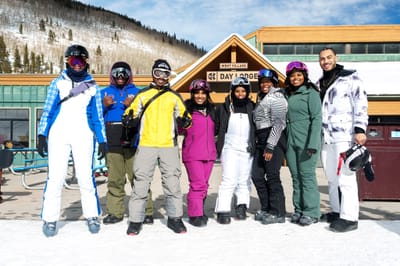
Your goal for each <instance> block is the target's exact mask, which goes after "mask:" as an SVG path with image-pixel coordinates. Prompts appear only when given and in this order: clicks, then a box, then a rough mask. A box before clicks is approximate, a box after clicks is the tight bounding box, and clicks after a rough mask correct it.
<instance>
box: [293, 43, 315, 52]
mask: <svg viewBox="0 0 400 266" xmlns="http://www.w3.org/2000/svg"><path fill="white" fill-rule="evenodd" d="M311 50H312V45H307V44H297V45H296V54H311Z"/></svg>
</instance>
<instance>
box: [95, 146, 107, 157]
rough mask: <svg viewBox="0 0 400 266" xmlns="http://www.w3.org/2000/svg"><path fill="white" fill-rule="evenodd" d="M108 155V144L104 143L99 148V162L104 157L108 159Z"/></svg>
mask: <svg viewBox="0 0 400 266" xmlns="http://www.w3.org/2000/svg"><path fill="white" fill-rule="evenodd" d="M106 153H107V151H106V143H104V142H103V143H99V147H98V149H97V155H98V156H99V157H97V160H101V159H103V158H104V157H106Z"/></svg>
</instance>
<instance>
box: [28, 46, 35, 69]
mask: <svg viewBox="0 0 400 266" xmlns="http://www.w3.org/2000/svg"><path fill="white" fill-rule="evenodd" d="M35 56H36V55H35V53H34V52H33V51H31V55H30V61H31V64H30V66H29V73H35V68H36V65H35V63H36V62H35Z"/></svg>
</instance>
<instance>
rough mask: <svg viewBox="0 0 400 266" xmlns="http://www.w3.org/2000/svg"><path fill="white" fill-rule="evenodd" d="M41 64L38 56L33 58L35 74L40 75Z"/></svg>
mask: <svg viewBox="0 0 400 266" xmlns="http://www.w3.org/2000/svg"><path fill="white" fill-rule="evenodd" d="M41 66H42V62H41V60H40V55H36V57H35V73H42V71H41Z"/></svg>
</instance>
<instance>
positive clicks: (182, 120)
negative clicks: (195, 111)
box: [176, 111, 192, 128]
mask: <svg viewBox="0 0 400 266" xmlns="http://www.w3.org/2000/svg"><path fill="white" fill-rule="evenodd" d="M176 123H177V124H178V126H179V127H181V128H188V127H190V126H191V125H192V119H191V118H189V116H188V115H187V111H185V113H184V114H183V116H182V117H181V116H178V117H177V118H176Z"/></svg>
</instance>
